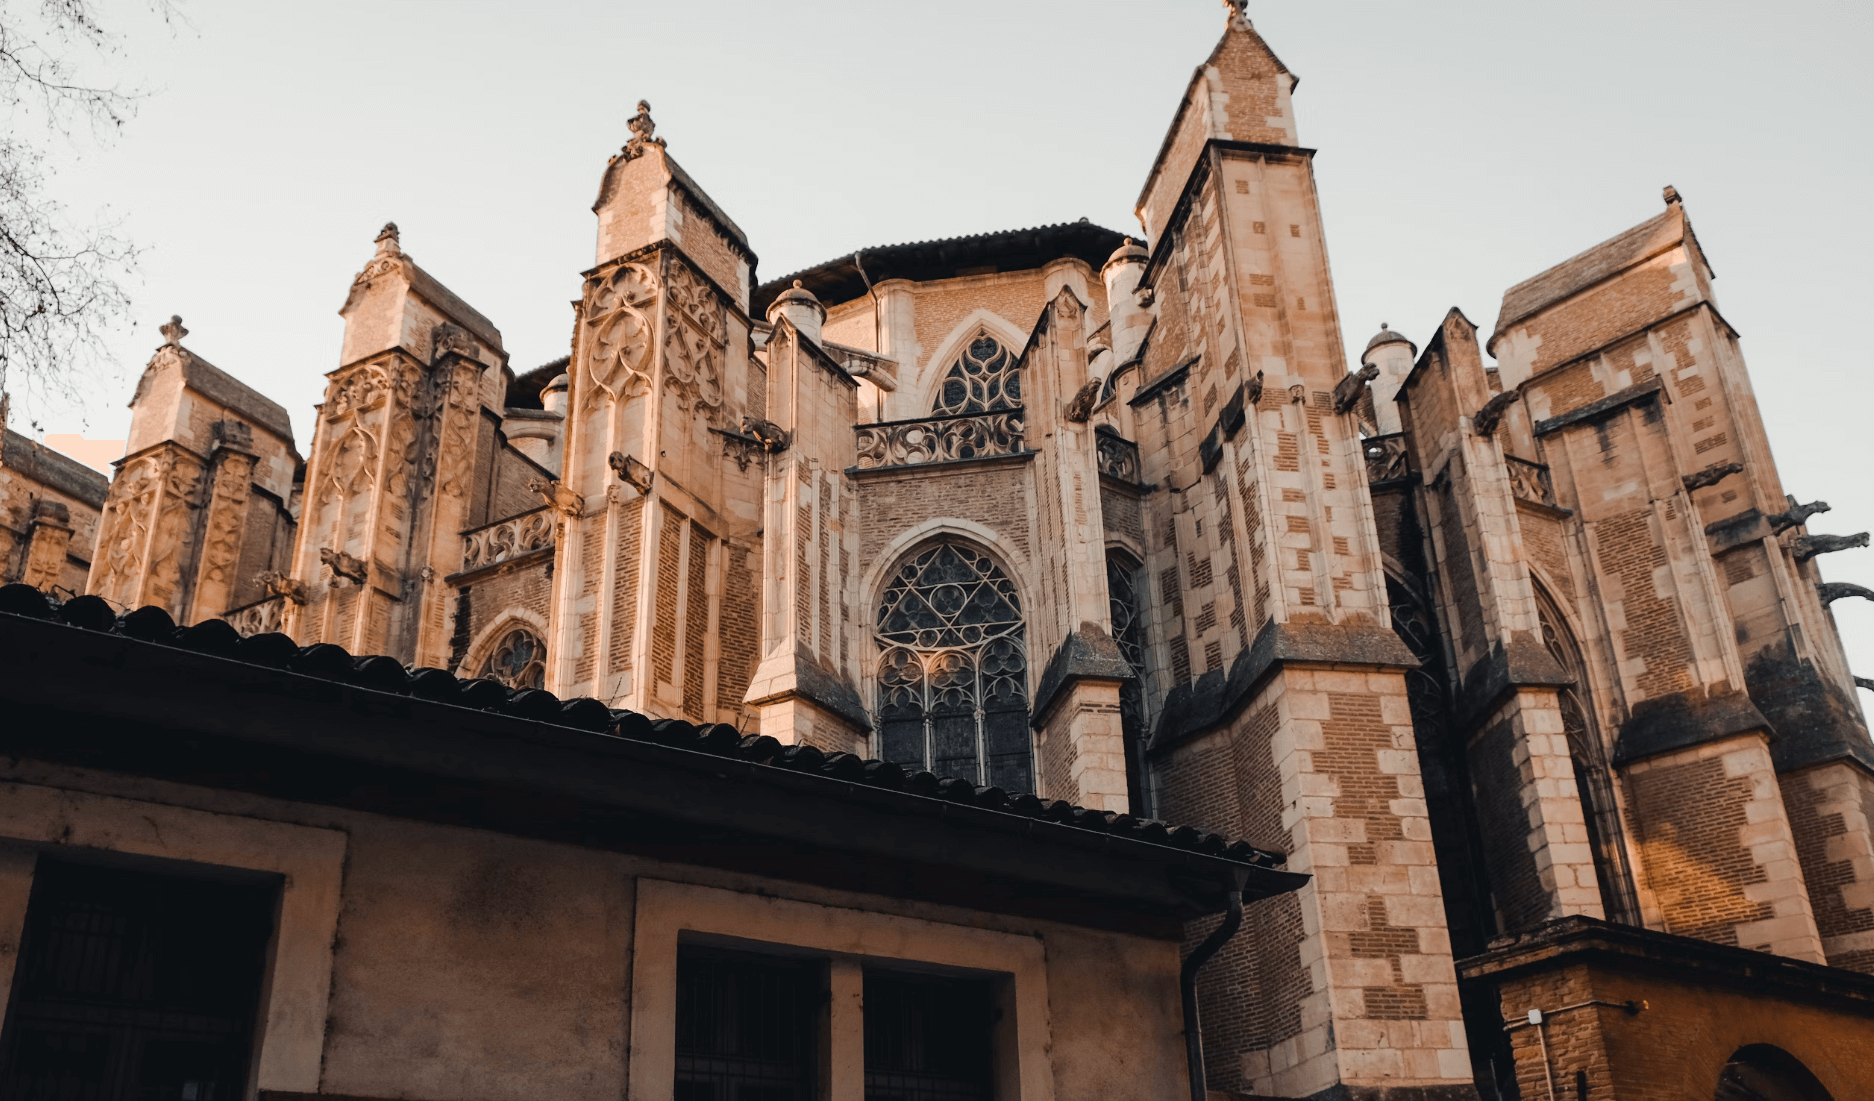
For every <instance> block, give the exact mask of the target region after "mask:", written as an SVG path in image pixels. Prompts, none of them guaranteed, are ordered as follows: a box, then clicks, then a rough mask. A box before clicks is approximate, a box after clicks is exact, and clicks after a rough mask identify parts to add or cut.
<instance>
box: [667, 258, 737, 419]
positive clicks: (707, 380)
mask: <svg viewBox="0 0 1874 1101" xmlns="http://www.w3.org/2000/svg"><path fill="white" fill-rule="evenodd" d="M669 280H670V282H669V286H668V287H667V288H666V290H667V293H668V295H669V299H670V307H671V308H670V311H669V314H668V316H669V321H668V323H667V326H666V327H667V328H668V330H669V331H668V333H667V334H666V336H665V339H664V387H665V389H667V390H669V391H670V392H671V393H672V394H673V395H674V396H675V397H676V399H677V408H679V409H681V410H683V411H684V412H686V413H688V412H692V411H695V412H700V413H702V414H703V419H704V420H706V421H707V422H708V423H709V425H710V427H712V428H721V427H722V424H721V423H720V422H721V420H722V415H723V409H722V363H723V356H724V350H725V349H726V348H727V347H728V318H727V316H726V315H725V313H724V311H723V306H722V301H721V299H720V298H718V297H717V295H716V292H715V289H714V288H713V287H711V286H710V285H709V284H708V283H706V282H705V281H703V280H702V279H701V278H699V277H698V276H697V275H696V274H695V273H694V272H692V271H691V270H690V269H689V267H688V266H687V265H685V264H683V263H681V262H678V261H676V260H674V259H673V260H672V262H671V265H670V269H669Z"/></svg>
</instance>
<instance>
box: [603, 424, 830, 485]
mask: <svg viewBox="0 0 1874 1101" xmlns="http://www.w3.org/2000/svg"><path fill="white" fill-rule="evenodd" d="M742 435H744V436H753V437H755V439H756V440H758V441H760V443H761V449H762V450H763V451H766V452H767V453H768V454H770V455H775V454H779V453H780V452H782V451H786V450H787V445H788V444H790V443H793V442H794V434H793V433H791V432H789V431H788V430H787V429H785V428H782V427H781V426H780V425H778V424H776V423H774V422H773V421H765V420H762V419H761V418H760V417H743V418H742ZM612 465H613V467H614V468H616V466H617V464H616V463H614V464H612ZM618 476H619V477H620V478H625V475H624V474H623V473H620V474H619V475H618ZM625 481H627V482H629V481H631V479H630V478H625ZM644 484H645V486H646V487H647V488H648V487H649V486H650V482H648V481H647V482H645V483H644Z"/></svg>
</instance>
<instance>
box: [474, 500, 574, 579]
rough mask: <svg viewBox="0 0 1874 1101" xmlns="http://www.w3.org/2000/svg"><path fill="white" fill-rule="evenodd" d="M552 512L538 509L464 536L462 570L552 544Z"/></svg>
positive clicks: (553, 525) (500, 560)
mask: <svg viewBox="0 0 1874 1101" xmlns="http://www.w3.org/2000/svg"><path fill="white" fill-rule="evenodd" d="M557 526H558V525H557V524H555V523H554V521H553V513H552V511H551V510H549V509H536V510H535V511H533V512H528V513H523V514H522V515H520V516H516V517H513V518H512V519H508V520H503V521H501V522H500V523H498V524H490V525H488V526H487V527H484V528H477V529H475V530H474V531H471V532H469V533H468V534H467V535H464V536H463V537H462V568H463V569H465V570H474V569H480V568H481V567H483V566H492V565H494V564H495V563H497V562H505V561H507V560H508V559H510V558H515V557H518V556H519V555H523V554H528V553H531V552H533V551H537V550H540V549H541V548H543V547H550V546H552V545H553V534H554V528H556V527H557Z"/></svg>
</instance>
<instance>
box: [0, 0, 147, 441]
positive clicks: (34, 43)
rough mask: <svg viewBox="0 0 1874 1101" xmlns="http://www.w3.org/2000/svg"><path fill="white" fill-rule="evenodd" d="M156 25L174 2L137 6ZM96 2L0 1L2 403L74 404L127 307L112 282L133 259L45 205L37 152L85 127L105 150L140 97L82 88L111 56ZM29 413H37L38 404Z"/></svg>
mask: <svg viewBox="0 0 1874 1101" xmlns="http://www.w3.org/2000/svg"><path fill="white" fill-rule="evenodd" d="M146 2H147V3H148V4H149V6H150V7H151V9H153V10H154V11H155V12H156V13H157V14H158V15H160V16H161V17H162V18H163V19H164V20H165V21H169V20H171V19H173V18H174V17H175V8H174V4H173V0H146ZM99 6H100V5H99V3H98V2H97V0H39V3H38V4H37V6H36V9H35V8H34V7H33V6H32V5H30V4H26V3H22V2H20V0H0V393H3V392H5V391H7V390H9V389H10V388H14V387H17V388H19V389H21V390H22V391H23V394H24V396H28V397H31V398H35V399H43V400H47V401H54V402H64V401H70V400H72V399H75V398H77V397H78V396H79V393H80V389H81V384H82V383H83V381H84V378H85V376H86V375H87V374H88V373H89V369H90V368H91V367H92V366H93V365H95V364H96V363H97V362H98V361H99V358H100V357H101V356H102V355H103V353H104V351H105V338H106V336H107V335H108V333H109V331H110V330H111V329H112V328H113V327H114V326H115V325H116V324H117V323H118V322H119V321H120V320H122V318H123V317H124V316H125V315H126V313H127V311H128V310H129V306H130V301H129V297H128V295H126V293H125V291H124V288H123V285H122V283H121V282H120V280H122V279H123V278H125V277H127V276H128V275H129V274H130V272H131V271H132V270H133V269H134V267H135V264H136V260H137V250H136V247H135V246H134V245H132V244H131V243H130V242H129V241H127V240H125V239H124V238H123V237H122V236H121V235H120V232H119V228H118V226H116V225H115V224H111V223H105V224H93V225H75V224H73V223H72V221H71V220H70V219H68V218H67V217H66V215H65V210H64V207H63V206H62V205H61V204H60V203H59V202H58V201H57V200H56V199H55V198H53V196H52V194H51V192H50V188H49V186H48V174H47V172H46V168H45V164H46V146H45V142H44V141H38V142H35V141H34V140H33V139H32V138H31V137H30V136H29V134H30V132H31V131H32V130H33V129H34V128H33V127H32V126H30V125H29V124H30V123H32V122H33V121H35V120H37V121H39V122H41V123H42V124H43V132H44V133H45V134H46V136H47V139H50V140H57V139H58V138H61V137H62V138H64V139H66V140H69V138H70V136H71V132H72V128H73V127H74V126H77V125H81V124H82V125H86V126H88V127H90V128H91V130H92V131H93V132H94V134H98V135H99V136H100V137H102V138H104V139H106V140H108V139H109V138H110V137H112V136H114V135H115V134H116V132H117V131H118V130H120V129H121V128H122V127H123V125H124V123H125V122H126V121H127V120H128V119H129V118H130V117H131V116H132V115H133V114H134V113H135V111H136V106H137V102H138V100H139V99H141V98H142V96H143V94H144V93H142V92H141V91H138V90H136V89H126V88H123V87H121V86H117V85H111V86H104V85H99V84H91V83H87V82H86V81H84V80H83V79H82V78H81V76H80V73H79V60H80V59H82V58H84V57H86V56H89V55H108V54H114V53H117V52H118V46H117V42H116V40H115V39H114V38H113V37H112V36H111V35H110V34H109V33H108V32H107V31H106V30H105V28H104V25H103V23H102V22H101V21H100V19H99V16H98V11H99ZM34 404H38V402H37V401H35V402H34Z"/></svg>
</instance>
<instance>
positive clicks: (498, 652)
mask: <svg viewBox="0 0 1874 1101" xmlns="http://www.w3.org/2000/svg"><path fill="white" fill-rule="evenodd" d="M481 675H482V676H484V677H488V678H490V679H493V680H498V681H500V682H501V683H502V684H505V685H507V686H508V687H509V688H542V687H545V685H546V682H547V644H546V643H544V642H542V641H540V636H539V635H536V634H534V633H533V632H532V631H530V630H528V629H527V628H525V627H516V628H514V629H513V630H511V631H509V632H508V633H507V634H505V635H502V636H501V641H500V642H497V643H496V644H495V648H494V650H493V651H492V652H490V653H489V655H488V660H487V661H486V662H483V663H482V671H481Z"/></svg>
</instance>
